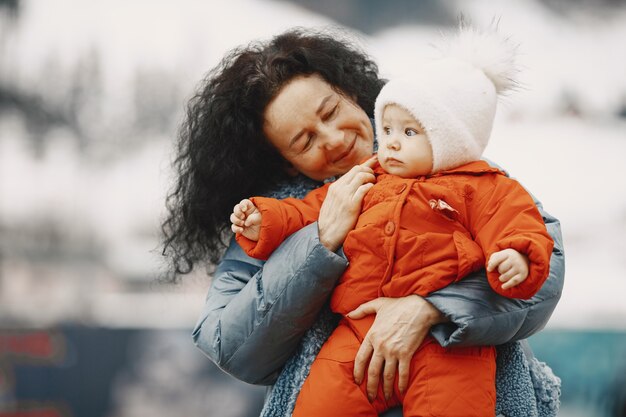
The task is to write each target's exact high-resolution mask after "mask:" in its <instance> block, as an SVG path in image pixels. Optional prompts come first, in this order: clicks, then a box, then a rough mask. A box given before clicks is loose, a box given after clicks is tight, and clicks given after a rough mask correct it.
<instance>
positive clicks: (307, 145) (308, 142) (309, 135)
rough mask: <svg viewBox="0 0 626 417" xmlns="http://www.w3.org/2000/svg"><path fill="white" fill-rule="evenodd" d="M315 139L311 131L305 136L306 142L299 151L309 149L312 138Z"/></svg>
mask: <svg viewBox="0 0 626 417" xmlns="http://www.w3.org/2000/svg"><path fill="white" fill-rule="evenodd" d="M314 139H315V135H314V134H313V133H309V134H308V135H307V136H306V142H305V143H304V147H303V148H302V151H301V152H306V151H308V150H309V149H311V146H312V145H313V140H314Z"/></svg>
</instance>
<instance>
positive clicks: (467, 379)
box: [402, 338, 496, 417]
mask: <svg viewBox="0 0 626 417" xmlns="http://www.w3.org/2000/svg"><path fill="white" fill-rule="evenodd" d="M495 357H496V356H495V348H494V347H492V346H483V347H458V348H447V349H446V348H442V347H441V346H440V345H439V343H437V342H436V341H435V340H434V339H432V338H429V339H427V341H425V342H424V345H423V346H421V347H420V349H419V350H418V351H417V352H416V354H415V356H414V357H413V360H412V362H411V374H410V381H409V387H408V389H407V392H406V395H405V396H404V398H402V403H403V415H404V417H409V416H410V417H418V416H419V417H422V416H438V417H487V416H495V409H496V360H495Z"/></svg>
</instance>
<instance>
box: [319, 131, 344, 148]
mask: <svg viewBox="0 0 626 417" xmlns="http://www.w3.org/2000/svg"><path fill="white" fill-rule="evenodd" d="M320 133H321V134H322V143H323V146H324V147H325V148H326V149H334V148H336V147H337V146H341V145H343V143H344V140H343V138H344V134H343V132H342V131H341V130H340V129H334V128H331V127H329V128H326V129H325V130H324V131H322V132H320Z"/></svg>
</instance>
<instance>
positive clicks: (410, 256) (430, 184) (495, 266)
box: [231, 29, 553, 416]
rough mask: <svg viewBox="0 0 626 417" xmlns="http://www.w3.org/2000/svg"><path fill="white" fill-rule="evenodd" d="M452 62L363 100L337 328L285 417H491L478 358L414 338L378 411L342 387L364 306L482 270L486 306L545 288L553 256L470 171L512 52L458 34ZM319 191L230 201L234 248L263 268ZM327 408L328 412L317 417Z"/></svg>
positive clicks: (505, 193)
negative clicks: (363, 187)
mask: <svg viewBox="0 0 626 417" xmlns="http://www.w3.org/2000/svg"><path fill="white" fill-rule="evenodd" d="M452 49H455V51H456V52H449V54H448V55H447V56H446V57H444V58H442V59H439V60H433V61H432V62H428V63H425V64H424V65H422V66H420V67H419V68H416V70H415V71H414V73H413V74H412V76H411V77H410V78H404V79H396V80H392V81H390V82H389V83H387V84H386V85H385V86H384V87H383V89H382V90H381V92H380V95H379V96H378V98H377V101H376V108H375V121H376V130H377V139H378V144H379V148H378V164H377V165H376V166H375V167H374V173H375V175H376V182H375V184H374V186H373V187H372V188H371V190H370V191H369V192H368V193H367V195H366V196H365V198H364V200H363V205H362V210H361V214H360V216H359V218H358V221H357V224H356V226H355V228H354V230H352V231H351V232H350V233H349V234H348V236H347V237H346V239H345V241H344V245H343V250H344V253H345V256H346V257H347V258H348V260H349V261H350V264H349V267H348V268H347V270H346V271H345V273H344V274H343V275H342V277H341V278H340V280H339V283H338V284H337V287H336V288H335V290H334V291H333V294H332V297H331V309H332V310H333V311H335V312H337V313H340V314H342V315H343V316H344V318H343V319H342V321H341V322H340V324H339V326H338V328H337V329H336V330H335V331H334V332H333V334H332V335H331V336H330V338H329V339H328V341H327V342H326V343H325V344H324V346H323V347H322V349H321V351H320V353H319V354H318V356H317V359H316V360H315V362H314V363H313V365H312V367H311V371H310V374H309V376H308V377H307V379H306V381H305V382H304V386H303V387H302V390H301V391H300V395H299V396H298V399H297V401H296V407H295V410H294V414H293V415H294V416H317V415H331V414H332V415H338V416H340V415H341V416H343V415H355V416H357V415H358V416H361V415H371V416H376V415H378V413H380V412H382V411H383V410H385V409H387V408H389V407H392V406H394V405H396V404H400V403H401V404H402V405H403V412H404V415H406V416H408V415H411V416H414V415H415V416H422V415H437V416H452V415H463V416H487V415H493V414H494V409H495V350H494V348H493V347H491V346H487V347H460V348H447V349H444V348H442V347H441V346H439V345H438V344H437V343H436V342H435V341H434V339H432V338H430V337H428V338H426V340H425V341H424V342H423V344H422V346H420V348H419V349H418V351H417V352H416V353H415V355H414V357H413V359H412V361H411V369H410V376H409V386H408V388H407V390H406V391H405V392H400V391H399V390H398V389H397V388H396V389H395V391H394V395H393V396H392V398H391V399H390V400H385V399H384V397H383V396H382V393H381V392H379V395H378V397H377V398H376V399H374V401H373V402H371V403H370V401H368V398H367V394H366V388H365V387H366V382H365V381H364V382H362V383H361V385H360V386H359V385H357V384H355V382H354V380H353V377H352V375H353V366H354V357H355V355H356V352H357V350H358V347H359V345H360V343H361V341H362V340H363V337H364V336H365V334H366V333H367V331H368V329H369V328H370V326H371V324H372V322H373V317H372V316H369V317H367V318H365V319H362V320H353V319H350V318H349V317H346V315H347V313H349V312H350V311H352V310H354V309H355V308H356V307H358V306H359V305H361V304H363V303H364V302H367V301H370V300H373V299H375V298H377V297H380V296H387V297H402V296H406V295H410V294H417V295H420V296H426V295H428V294H429V293H431V292H433V291H436V290H438V289H440V288H443V287H445V286H446V285H449V284H450V283H452V282H454V281H456V280H459V279H462V278H463V277H465V276H466V275H467V274H469V273H470V272H473V271H475V270H478V269H481V268H483V267H486V268H487V271H488V273H487V277H488V280H489V283H490V285H491V287H492V288H493V289H494V290H495V291H496V292H498V293H500V294H502V295H504V296H507V297H513V298H530V297H532V296H533V295H534V294H535V293H536V292H537V291H538V290H539V288H540V287H541V285H542V284H543V282H544V281H545V280H546V278H547V276H548V272H549V271H548V269H549V264H550V262H549V261H550V254H551V253H552V246H553V242H552V240H551V238H550V236H549V235H548V233H547V232H546V228H545V225H544V223H543V220H542V218H541V216H540V214H539V212H538V210H537V208H536V207H535V204H534V203H533V199H532V198H531V197H530V196H529V195H528V193H527V192H526V191H525V190H524V189H523V188H522V186H521V185H520V184H519V183H517V182H516V181H515V180H512V179H510V178H508V177H507V176H506V175H505V174H504V173H503V172H502V171H500V170H499V169H497V168H494V167H491V166H490V165H488V164H487V163H486V162H484V161H481V160H480V157H481V155H482V152H483V150H484V149H485V147H486V145H487V143H488V140H489V136H490V132H491V127H492V124H493V119H494V116H495V110H496V101H497V94H498V93H499V92H502V91H505V90H507V89H510V88H511V87H512V86H513V85H514V81H513V80H512V76H513V75H514V74H515V72H514V67H513V60H512V58H513V57H514V48H512V47H511V46H510V45H509V44H508V42H507V41H506V40H503V39H501V38H499V37H498V35H497V34H495V33H493V32H489V33H481V32H476V31H473V30H471V29H464V30H462V31H461V33H460V35H459V37H458V38H457V39H456V43H454V44H453V45H452ZM328 187H329V184H327V185H325V186H324V187H321V188H319V189H316V190H313V191H312V192H311V193H309V194H308V195H307V196H306V197H305V198H304V199H303V200H297V199H292V198H289V199H285V200H275V199H269V198H262V197H254V198H251V199H250V200H247V199H246V200H243V201H242V202H240V203H239V204H238V205H236V206H235V208H234V211H233V215H232V216H231V220H232V223H233V225H232V229H233V231H234V232H236V233H237V240H238V242H239V243H240V245H241V246H242V247H243V248H244V250H245V251H246V252H247V253H248V254H249V255H250V256H253V257H256V258H259V259H266V258H267V257H268V256H269V255H270V254H271V253H272V251H273V250H274V249H276V248H277V247H278V246H279V245H280V243H281V242H282V241H283V240H284V239H285V238H286V237H288V236H289V235H290V234H291V233H293V232H295V231H297V230H298V229H299V228H302V227H304V226H305V225H307V224H309V223H312V222H314V221H316V220H317V215H318V214H319V209H320V207H321V204H322V202H323V200H324V197H325V195H326V193H327V191H328ZM336 397H339V398H340V399H341V401H335V402H333V403H332V407H330V408H329V405H328V399H330V398H336ZM329 410H330V411H329ZM329 412H330V413H331V414H329Z"/></svg>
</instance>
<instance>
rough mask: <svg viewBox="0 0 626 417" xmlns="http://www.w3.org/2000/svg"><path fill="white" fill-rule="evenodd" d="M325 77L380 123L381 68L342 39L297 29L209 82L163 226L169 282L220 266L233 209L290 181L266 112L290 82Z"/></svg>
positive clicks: (189, 118)
mask: <svg viewBox="0 0 626 417" xmlns="http://www.w3.org/2000/svg"><path fill="white" fill-rule="evenodd" d="M311 74H318V75H319V76H321V77H322V78H323V79H324V80H325V81H327V82H328V83H329V84H330V85H331V86H333V87H334V88H336V89H337V90H338V91H339V92H341V93H343V94H345V95H346V96H348V97H353V98H356V100H355V101H356V102H357V104H359V106H361V107H362V108H363V110H364V111H365V112H366V113H367V114H368V115H369V116H370V117H372V115H373V112H374V102H375V99H376V96H377V95H378V93H379V92H380V89H381V88H382V86H383V84H384V81H383V80H381V79H380V78H379V75H378V67H377V65H376V64H375V63H374V62H373V61H372V60H371V59H370V58H369V57H368V56H367V55H366V54H365V53H363V52H362V51H361V50H360V49H358V48H357V47H355V46H354V45H352V44H351V43H349V42H346V41H342V40H338V39H337V36H336V33H333V32H329V33H325V32H319V31H315V32H314V31H310V30H305V29H292V30H289V31H287V32H285V33H282V34H280V35H278V36H276V37H274V38H273V39H271V40H270V41H269V42H255V43H252V44H250V45H248V46H245V47H240V48H237V49H235V50H233V51H231V52H230V53H229V54H227V55H226V56H225V57H224V59H223V60H222V62H221V63H220V64H219V65H218V66H217V67H216V68H214V69H213V70H211V71H210V72H209V73H208V74H207V76H206V77H205V79H204V80H203V81H202V82H201V84H200V86H199V89H198V91H197V93H196V94H195V96H194V97H193V98H191V100H190V101H189V103H188V106H187V115H186V119H185V121H184V122H183V124H182V126H181V127H180V130H179V135H178V144H177V145H178V146H177V156H176V159H175V161H174V170H175V173H176V175H177V180H176V183H175V186H174V188H173V189H172V190H171V191H170V193H169V194H168V196H167V199H166V206H167V209H168V215H167V217H166V219H165V221H164V222H163V224H162V232H163V255H164V256H166V257H167V259H168V262H169V273H168V275H167V277H166V280H168V281H177V280H178V277H179V276H180V275H181V274H186V273H189V272H190V271H192V270H193V268H194V265H195V264H197V263H198V262H210V263H216V262H217V261H218V260H219V257H220V256H221V254H222V252H223V249H224V248H225V246H226V242H225V240H226V236H227V235H226V234H225V232H226V230H227V228H228V226H229V224H230V223H229V215H230V213H231V211H232V208H233V206H234V205H235V204H236V203H237V202H239V201H240V200H241V199H242V198H245V197H248V196H251V195H258V194H260V193H262V192H263V191H265V190H268V189H269V188H270V187H271V186H272V185H274V184H276V183H277V182H278V181H280V180H281V179H284V178H285V176H286V175H287V174H286V170H285V168H286V167H287V163H286V161H285V160H284V159H283V158H282V157H281V155H280V154H279V153H278V151H277V150H275V149H274V148H273V146H272V145H271V144H270V142H269V141H268V140H267V138H266V137H265V135H264V133H263V123H264V112H265V108H266V107H267V105H268V104H269V103H270V101H271V100H272V99H273V98H274V97H275V96H276V95H277V94H278V92H279V91H280V90H281V88H282V87H283V86H284V85H285V84H286V83H287V82H289V81H290V80H292V79H293V78H295V77H297V76H301V75H311Z"/></svg>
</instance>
